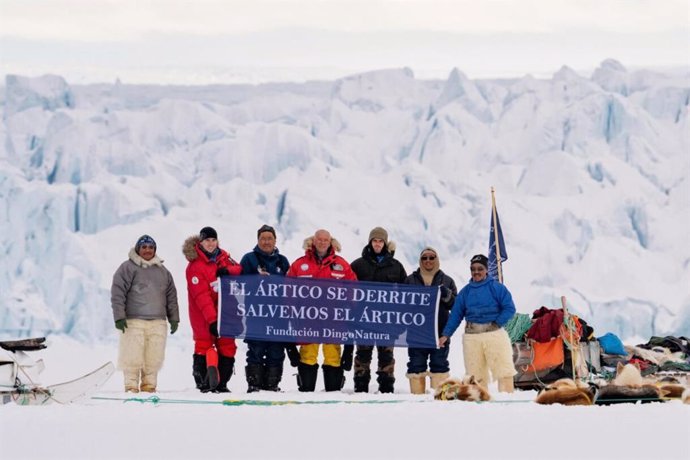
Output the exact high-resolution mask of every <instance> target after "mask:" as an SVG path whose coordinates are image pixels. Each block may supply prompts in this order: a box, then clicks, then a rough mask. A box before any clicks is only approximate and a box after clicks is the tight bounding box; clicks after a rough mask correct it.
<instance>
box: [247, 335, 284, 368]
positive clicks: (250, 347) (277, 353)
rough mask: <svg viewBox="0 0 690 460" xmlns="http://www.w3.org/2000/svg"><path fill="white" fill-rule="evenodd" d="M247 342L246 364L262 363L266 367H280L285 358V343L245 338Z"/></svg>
mask: <svg viewBox="0 0 690 460" xmlns="http://www.w3.org/2000/svg"><path fill="white" fill-rule="evenodd" d="M245 342H246V343H247V364H262V365H266V366H267V367H282V366H283V360H284V359H285V353H284V349H285V344H284V343H282V342H264V341H262V340H245Z"/></svg>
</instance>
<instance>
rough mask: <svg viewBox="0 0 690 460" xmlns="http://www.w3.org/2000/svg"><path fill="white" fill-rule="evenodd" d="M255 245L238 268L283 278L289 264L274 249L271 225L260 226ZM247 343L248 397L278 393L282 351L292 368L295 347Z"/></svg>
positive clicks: (245, 271) (284, 344)
mask: <svg viewBox="0 0 690 460" xmlns="http://www.w3.org/2000/svg"><path fill="white" fill-rule="evenodd" d="M256 239H257V244H256V246H255V247H254V249H253V250H252V251H251V252H248V253H246V254H245V255H244V256H243V257H242V260H241V261H240V265H242V274H243V275H256V274H259V275H266V276H268V275H271V276H285V275H286V274H287V271H288V270H289V269H290V262H289V261H288V260H287V258H286V257H285V256H284V255H282V254H281V253H280V252H279V251H278V248H277V247H276V231H275V229H274V228H273V227H271V226H270V225H262V226H261V228H259V230H258V231H257V232H256ZM245 342H246V343H247V366H246V367H245V369H244V370H245V374H246V377H247V393H253V392H255V391H259V390H267V391H280V388H279V387H278V384H279V383H280V380H281V378H282V376H283V361H284V359H285V355H284V350H285V349H287V352H288V357H290V363H291V364H292V363H293V361H294V359H295V355H296V354H297V353H298V352H297V347H296V346H295V344H286V343H282V342H271V341H267V340H250V339H246V340H245Z"/></svg>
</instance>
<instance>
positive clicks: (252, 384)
mask: <svg viewBox="0 0 690 460" xmlns="http://www.w3.org/2000/svg"><path fill="white" fill-rule="evenodd" d="M244 373H245V375H246V376H247V393H254V392H256V391H259V390H260V389H261V385H262V384H263V374H264V366H263V364H247V366H246V367H245V368H244Z"/></svg>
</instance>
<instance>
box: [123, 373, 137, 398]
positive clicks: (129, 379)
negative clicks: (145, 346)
mask: <svg viewBox="0 0 690 460" xmlns="http://www.w3.org/2000/svg"><path fill="white" fill-rule="evenodd" d="M122 373H123V374H124V377H125V391H126V392H128V393H139V375H140V373H141V371H140V370H139V369H125V370H123V371H122Z"/></svg>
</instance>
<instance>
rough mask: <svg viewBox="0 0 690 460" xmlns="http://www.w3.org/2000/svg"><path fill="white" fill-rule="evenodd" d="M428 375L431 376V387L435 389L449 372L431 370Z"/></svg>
mask: <svg viewBox="0 0 690 460" xmlns="http://www.w3.org/2000/svg"><path fill="white" fill-rule="evenodd" d="M429 376H430V377H431V383H430V385H431V388H432V389H434V390H435V389H436V388H438V387H439V386H440V385H441V382H443V381H444V380H445V379H447V378H448V377H450V374H449V373H448V372H431V373H430V374H429Z"/></svg>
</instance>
